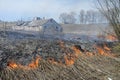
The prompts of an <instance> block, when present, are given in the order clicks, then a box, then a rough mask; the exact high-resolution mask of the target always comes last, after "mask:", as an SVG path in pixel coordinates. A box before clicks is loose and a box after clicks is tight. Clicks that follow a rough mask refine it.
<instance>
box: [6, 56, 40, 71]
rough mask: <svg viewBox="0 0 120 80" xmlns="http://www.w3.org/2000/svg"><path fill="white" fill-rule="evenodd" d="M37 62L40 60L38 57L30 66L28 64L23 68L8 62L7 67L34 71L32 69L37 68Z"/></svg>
mask: <svg viewBox="0 0 120 80" xmlns="http://www.w3.org/2000/svg"><path fill="white" fill-rule="evenodd" d="M39 60H40V57H37V58H36V60H35V61H32V62H31V63H30V64H28V66H23V65H21V64H16V63H15V62H13V61H10V62H9V63H8V67H10V68H13V69H14V68H23V69H34V68H37V67H38V64H39Z"/></svg>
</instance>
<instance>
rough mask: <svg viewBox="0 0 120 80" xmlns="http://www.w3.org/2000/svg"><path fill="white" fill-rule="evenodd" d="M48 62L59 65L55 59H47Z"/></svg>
mask: <svg viewBox="0 0 120 80" xmlns="http://www.w3.org/2000/svg"><path fill="white" fill-rule="evenodd" d="M47 60H48V61H49V62H51V63H53V64H57V62H56V61H55V60H54V58H47Z"/></svg>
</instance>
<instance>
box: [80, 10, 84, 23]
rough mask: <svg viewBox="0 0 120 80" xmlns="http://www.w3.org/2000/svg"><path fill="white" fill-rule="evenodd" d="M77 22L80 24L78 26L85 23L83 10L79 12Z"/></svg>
mask: <svg viewBox="0 0 120 80" xmlns="http://www.w3.org/2000/svg"><path fill="white" fill-rule="evenodd" d="M79 22H80V24H84V23H85V11H84V10H81V11H80V14H79Z"/></svg>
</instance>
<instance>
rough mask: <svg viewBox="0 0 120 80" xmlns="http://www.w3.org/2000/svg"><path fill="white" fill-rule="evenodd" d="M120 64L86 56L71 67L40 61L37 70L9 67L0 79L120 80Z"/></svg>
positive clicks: (0, 73) (0, 75) (101, 57)
mask: <svg viewBox="0 0 120 80" xmlns="http://www.w3.org/2000/svg"><path fill="white" fill-rule="evenodd" d="M119 63H120V62H119ZM119 63H118V62H117V61H115V60H114V59H112V58H109V57H105V56H94V57H87V56H85V55H83V56H80V57H79V58H78V59H77V60H76V61H75V63H74V64H73V65H70V66H67V65H63V64H54V63H52V62H49V61H46V60H40V61H39V64H38V67H37V68H35V69H30V70H28V69H23V68H18V67H17V68H15V69H13V68H10V67H7V68H5V69H4V70H2V71H1V72H0V77H1V79H2V80H108V77H111V78H112V79H113V80H119V78H120V77H119V71H117V69H116V68H118V64H119ZM111 65H112V66H111ZM115 66H117V67H116V68H115ZM111 71H112V72H111Z"/></svg>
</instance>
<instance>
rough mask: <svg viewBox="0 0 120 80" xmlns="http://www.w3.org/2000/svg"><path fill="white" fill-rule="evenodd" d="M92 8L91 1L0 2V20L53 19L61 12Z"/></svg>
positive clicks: (25, 0)
mask: <svg viewBox="0 0 120 80" xmlns="http://www.w3.org/2000/svg"><path fill="white" fill-rule="evenodd" d="M92 8H93V1H92V0H0V19H1V20H7V21H14V20H18V19H21V18H23V19H26V20H27V19H30V18H32V17H34V16H39V17H46V18H54V19H55V20H57V21H58V19H59V15H60V13H62V12H71V11H75V12H77V13H78V12H79V11H80V10H81V9H84V10H88V9H92Z"/></svg>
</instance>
